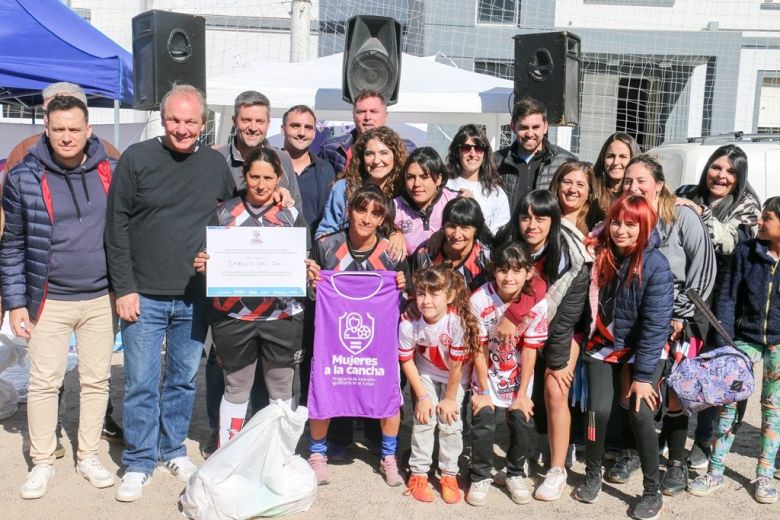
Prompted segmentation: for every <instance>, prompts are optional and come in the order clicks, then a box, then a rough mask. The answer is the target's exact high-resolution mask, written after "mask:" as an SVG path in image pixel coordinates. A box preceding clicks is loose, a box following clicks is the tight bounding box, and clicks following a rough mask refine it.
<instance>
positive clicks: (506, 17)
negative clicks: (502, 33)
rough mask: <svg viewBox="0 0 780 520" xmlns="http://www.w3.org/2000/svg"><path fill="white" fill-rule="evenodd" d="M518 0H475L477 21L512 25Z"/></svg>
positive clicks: (515, 17)
mask: <svg viewBox="0 0 780 520" xmlns="http://www.w3.org/2000/svg"><path fill="white" fill-rule="evenodd" d="M519 4H520V2H519V1H518V0H477V23H495V24H505V25H514V24H515V20H516V19H517V16H516V13H517V8H518V7H519Z"/></svg>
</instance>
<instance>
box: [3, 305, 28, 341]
mask: <svg viewBox="0 0 780 520" xmlns="http://www.w3.org/2000/svg"><path fill="white" fill-rule="evenodd" d="M8 314H9V318H10V320H11V330H12V331H13V332H14V335H15V336H16V337H17V338H26V339H30V332H31V331H32V329H33V325H32V323H30V314H29V313H28V312H27V308H26V307H19V308H18V309H11V312H9V313H8Z"/></svg>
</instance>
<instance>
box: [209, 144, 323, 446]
mask: <svg viewBox="0 0 780 520" xmlns="http://www.w3.org/2000/svg"><path fill="white" fill-rule="evenodd" d="M282 175H284V172H283V170H282V167H281V164H280V163H279V158H278V157H277V155H276V153H274V152H273V150H271V149H270V148H257V149H255V150H253V151H252V152H251V153H250V154H249V156H248V157H247V158H246V159H245V161H244V166H243V176H244V181H245V183H246V192H245V193H244V194H243V195H242V196H240V197H236V198H233V199H230V200H228V201H225V202H223V203H222V204H220V205H219V206H218V207H217V211H216V214H215V217H214V222H213V224H214V225H219V226H226V227H238V226H240V227H303V228H305V227H306V222H305V221H304V219H303V216H302V215H301V214H300V213H299V212H298V210H296V209H295V207H289V208H284V207H282V206H281V205H279V204H276V203H275V202H274V200H273V196H274V192H275V191H276V188H277V186H278V185H279V181H280V180H281V177H282ZM307 236H308V234H307ZM208 258H209V255H208V254H206V253H205V252H201V253H198V256H197V257H196V258H195V261H194V267H195V270H196V271H197V272H200V273H202V272H205V271H206V263H207V261H208ZM213 305H214V312H213V315H212V319H211V333H212V336H213V339H214V345H215V348H216V354H217V360H218V362H219V365H220V366H221V367H222V369H223V370H224V375H225V394H224V396H223V397H222V403H221V404H220V407H219V444H220V446H222V445H224V444H225V443H226V442H227V441H228V440H229V439H231V438H232V437H233V436H234V435H235V434H236V433H237V432H238V431H240V430H241V428H242V427H243V424H244V418H245V416H246V410H247V405H248V403H249V393H250V391H251V389H252V384H253V382H254V380H255V369H256V367H257V360H258V357H262V360H263V362H262V370H263V377H264V379H265V384H266V387H267V388H268V394H269V397H270V398H271V399H281V400H283V401H287V402H289V403H290V405H291V406H294V404H295V403H293V379H294V375H295V365H296V364H297V363H299V362H300V360H301V357H302V353H301V339H302V334H303V301H302V299H300V298H282V297H265V298H263V297H229V298H214V304H213Z"/></svg>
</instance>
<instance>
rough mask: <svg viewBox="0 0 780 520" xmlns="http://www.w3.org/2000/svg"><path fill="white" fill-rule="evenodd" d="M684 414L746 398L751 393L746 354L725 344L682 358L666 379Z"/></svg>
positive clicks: (752, 387) (751, 377) (754, 384)
mask: <svg viewBox="0 0 780 520" xmlns="http://www.w3.org/2000/svg"><path fill="white" fill-rule="evenodd" d="M666 384H667V385H669V387H670V388H671V389H672V390H674V392H675V393H676V394H677V397H678V398H679V399H680V404H681V405H682V407H683V410H684V411H685V413H687V414H688V415H690V414H694V413H696V412H699V411H701V410H704V409H705V408H709V407H711V406H721V405H724V404H730V403H736V402H739V401H746V400H747V399H748V397H750V396H751V394H753V390H754V389H755V386H756V383H755V380H754V379H753V363H752V361H750V358H749V357H748V356H747V354H745V353H743V352H740V351H739V350H737V349H736V348H735V347H732V346H730V345H726V346H724V347H720V348H717V349H715V350H711V351H709V352H706V353H704V354H701V355H699V356H698V357H695V358H685V359H683V360H682V361H681V362H680V363H679V364H677V365H676V367H675V368H673V369H672V373H671V374H669V376H668V377H667V379H666Z"/></svg>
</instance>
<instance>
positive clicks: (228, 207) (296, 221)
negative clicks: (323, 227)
mask: <svg viewBox="0 0 780 520" xmlns="http://www.w3.org/2000/svg"><path fill="white" fill-rule="evenodd" d="M216 223H217V224H218V225H220V226H225V227H306V222H305V221H304V220H303V218H302V217H301V214H300V213H299V212H298V210H297V209H295V208H294V207H290V208H282V207H281V206H279V205H273V204H269V205H266V206H263V207H260V208H256V207H253V206H250V205H248V204H247V203H246V202H245V201H244V200H243V199H242V198H240V197H236V198H234V199H230V200H228V201H226V202H224V203H222V204H220V205H219V206H218V207H217V214H216ZM213 306H214V308H215V309H216V310H217V311H219V312H221V313H224V314H226V315H227V316H229V317H231V318H234V319H236V320H242V321H269V320H282V319H285V318H289V317H290V316H293V315H295V314H298V313H300V312H303V300H302V299H301V298H281V297H270V298H258V297H240V296H232V297H226V298H219V297H217V298H214V299H213Z"/></svg>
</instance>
